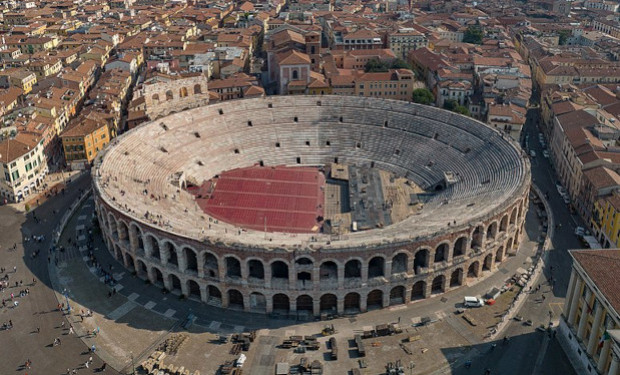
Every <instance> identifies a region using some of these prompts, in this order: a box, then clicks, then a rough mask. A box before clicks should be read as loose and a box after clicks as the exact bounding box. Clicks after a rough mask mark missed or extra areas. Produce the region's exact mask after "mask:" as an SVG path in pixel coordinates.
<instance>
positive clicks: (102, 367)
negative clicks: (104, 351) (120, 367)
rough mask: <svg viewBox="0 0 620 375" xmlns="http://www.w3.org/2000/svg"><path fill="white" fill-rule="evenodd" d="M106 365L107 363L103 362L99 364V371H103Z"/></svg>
mask: <svg viewBox="0 0 620 375" xmlns="http://www.w3.org/2000/svg"><path fill="white" fill-rule="evenodd" d="M106 367H108V364H107V363H105V362H103V364H102V365H101V369H100V370H101V372H103V371H105V368H106Z"/></svg>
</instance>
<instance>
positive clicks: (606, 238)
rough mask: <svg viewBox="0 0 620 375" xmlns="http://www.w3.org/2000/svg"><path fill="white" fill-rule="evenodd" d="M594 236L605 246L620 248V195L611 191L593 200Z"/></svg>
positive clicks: (592, 223)
mask: <svg viewBox="0 0 620 375" xmlns="http://www.w3.org/2000/svg"><path fill="white" fill-rule="evenodd" d="M591 226H592V230H593V231H594V236H595V237H596V238H597V239H598V240H599V242H600V243H601V244H602V245H603V247H605V248H610V247H614V248H616V247H617V248H620V196H618V194H616V193H613V194H611V195H607V196H605V197H602V198H600V199H598V200H597V201H595V202H594V212H592V220H591Z"/></svg>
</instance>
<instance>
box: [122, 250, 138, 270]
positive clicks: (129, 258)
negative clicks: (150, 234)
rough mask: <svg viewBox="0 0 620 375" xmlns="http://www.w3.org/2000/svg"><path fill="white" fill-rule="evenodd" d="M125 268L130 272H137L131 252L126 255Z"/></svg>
mask: <svg viewBox="0 0 620 375" xmlns="http://www.w3.org/2000/svg"><path fill="white" fill-rule="evenodd" d="M125 267H126V268H127V269H128V270H130V271H135V270H136V264H135V263H134V260H133V257H132V256H131V254H129V252H127V253H125Z"/></svg>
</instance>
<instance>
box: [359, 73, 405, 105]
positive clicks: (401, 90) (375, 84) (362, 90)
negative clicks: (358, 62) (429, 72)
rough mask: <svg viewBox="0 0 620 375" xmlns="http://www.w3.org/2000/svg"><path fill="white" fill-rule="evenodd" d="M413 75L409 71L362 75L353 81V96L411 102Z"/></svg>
mask: <svg viewBox="0 0 620 375" xmlns="http://www.w3.org/2000/svg"><path fill="white" fill-rule="evenodd" d="M414 83H415V75H414V74H413V71H411V70H409V69H390V71H389V72H385V73H383V72H381V73H364V74H363V75H361V76H360V77H358V78H356V79H355V95H356V96H369V97H376V98H384V99H394V100H406V101H411V99H412V97H413V85H414Z"/></svg>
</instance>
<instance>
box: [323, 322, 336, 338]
mask: <svg viewBox="0 0 620 375" xmlns="http://www.w3.org/2000/svg"><path fill="white" fill-rule="evenodd" d="M334 333H336V329H335V328H334V325H333V324H326V325H325V327H323V330H322V331H321V334H322V335H323V336H329V335H333V334H334Z"/></svg>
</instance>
